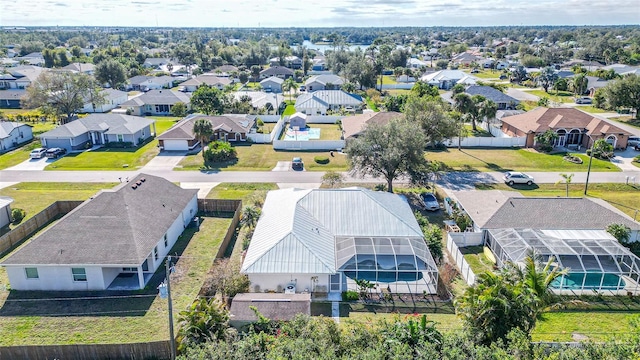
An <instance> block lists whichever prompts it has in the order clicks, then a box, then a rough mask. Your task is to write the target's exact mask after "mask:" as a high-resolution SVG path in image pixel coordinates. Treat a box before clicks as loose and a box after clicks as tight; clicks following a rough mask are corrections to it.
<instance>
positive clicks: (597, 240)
mask: <svg viewBox="0 0 640 360" xmlns="http://www.w3.org/2000/svg"><path fill="white" fill-rule="evenodd" d="M486 244H487V246H488V247H489V248H490V249H491V251H493V253H494V254H495V257H496V261H497V263H498V266H502V265H504V263H505V262H507V261H510V262H513V263H522V261H523V260H524V258H525V257H526V256H528V254H529V253H531V252H532V251H533V252H534V253H535V254H538V255H539V256H540V257H541V260H542V261H544V262H546V261H548V259H549V258H551V257H553V258H554V261H555V263H556V264H557V266H558V267H559V268H561V269H569V270H568V273H567V274H566V275H563V276H562V277H559V278H558V279H556V280H554V282H553V283H552V284H551V286H552V288H554V289H555V290H556V291H557V292H573V293H581V292H583V291H586V292H593V291H594V290H596V291H610V292H612V293H626V292H633V293H640V287H639V286H638V282H639V280H640V258H638V257H637V256H636V255H634V254H633V253H631V252H630V251H629V250H628V249H627V248H625V247H624V246H622V245H621V244H620V243H618V241H617V240H616V239H614V238H613V237H611V235H609V234H608V233H607V232H606V231H602V230H532V229H524V230H515V229H493V230H489V232H488V235H487V239H486Z"/></svg>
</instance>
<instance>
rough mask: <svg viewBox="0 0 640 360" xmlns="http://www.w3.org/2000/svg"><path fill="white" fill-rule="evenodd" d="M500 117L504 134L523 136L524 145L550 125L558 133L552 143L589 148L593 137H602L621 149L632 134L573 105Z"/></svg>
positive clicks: (532, 142)
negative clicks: (571, 106)
mask: <svg viewBox="0 0 640 360" xmlns="http://www.w3.org/2000/svg"><path fill="white" fill-rule="evenodd" d="M501 121H502V131H503V132H504V133H505V134H507V135H509V136H526V138H527V140H526V144H525V146H526V147H532V146H534V145H535V136H536V135H537V134H542V133H544V132H545V131H547V130H549V129H551V130H553V131H555V132H556V133H557V134H558V135H559V137H558V140H557V141H556V144H555V146H564V147H578V148H589V147H590V146H591V145H593V141H596V140H598V139H605V140H606V141H607V142H608V143H610V144H611V145H613V147H614V148H615V149H624V148H626V147H627V140H628V138H629V136H630V135H631V134H630V133H629V132H627V131H625V130H623V129H621V128H619V127H617V126H615V125H613V124H611V123H609V122H607V121H606V120H603V119H599V118H596V117H594V116H593V115H590V114H587V113H585V112H582V111H580V110H578V109H574V108H549V109H547V108H544V107H539V108H536V109H533V110H531V111H528V112H526V113H524V114H520V115H514V116H507V117H503V118H502V119H501ZM589 137H591V138H592V139H593V141H592V140H591V139H590V138H589Z"/></svg>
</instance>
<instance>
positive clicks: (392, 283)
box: [336, 237, 438, 294]
mask: <svg viewBox="0 0 640 360" xmlns="http://www.w3.org/2000/svg"><path fill="white" fill-rule="evenodd" d="M336 267H337V268H338V271H340V272H341V273H342V274H343V275H344V276H343V278H344V281H345V282H346V287H347V288H348V289H351V290H355V281H354V280H356V279H362V280H368V281H370V282H372V283H374V284H377V285H378V289H388V290H390V291H391V292H394V293H422V292H423V291H426V292H427V293H429V294H433V293H435V292H436V288H437V283H438V270H437V266H436V264H435V262H434V261H433V257H432V256H431V253H430V252H429V249H428V248H427V245H426V244H425V242H424V239H422V238H409V237H393V238H389V237H338V238H336Z"/></svg>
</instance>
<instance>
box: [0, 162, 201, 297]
mask: <svg viewBox="0 0 640 360" xmlns="http://www.w3.org/2000/svg"><path fill="white" fill-rule="evenodd" d="M197 212H198V203H197V190H193V189H182V188H180V187H179V186H177V185H175V184H173V183H172V182H170V181H168V180H165V179H163V178H160V177H155V176H151V175H146V174H139V175H138V176H136V177H134V178H133V179H132V180H131V181H128V182H124V183H122V184H120V185H119V186H118V187H116V188H114V189H113V190H103V191H101V192H99V193H98V194H97V195H96V196H94V197H92V198H90V199H89V200H87V201H85V202H84V203H82V204H81V205H80V206H78V207H77V208H75V209H74V210H73V211H71V212H70V213H68V214H67V215H65V216H64V217H63V218H62V219H60V221H58V222H57V223H55V224H53V225H52V226H50V227H49V228H47V229H46V230H44V231H43V232H42V233H40V234H39V235H37V236H36V237H35V238H34V239H33V240H31V241H30V242H29V243H27V244H26V245H25V246H24V247H22V248H21V249H19V250H18V251H16V252H15V253H13V254H12V255H11V256H9V257H8V258H6V259H5V260H4V261H3V262H2V263H0V265H2V266H4V267H5V268H6V271H7V275H8V276H9V282H10V284H11V288H12V289H15V290H48V291H82V290H138V289H143V288H144V287H145V285H146V284H147V282H148V281H149V279H151V277H152V276H153V274H154V273H155V271H156V270H157V269H158V268H159V267H160V265H162V263H163V261H164V258H165V256H166V255H167V254H169V251H170V250H171V248H172V247H173V245H174V244H175V243H176V241H177V240H178V236H180V235H181V234H182V232H183V231H184V229H185V228H186V227H187V226H188V225H189V224H190V223H192V219H193V217H194V216H195V215H196V213H197Z"/></svg>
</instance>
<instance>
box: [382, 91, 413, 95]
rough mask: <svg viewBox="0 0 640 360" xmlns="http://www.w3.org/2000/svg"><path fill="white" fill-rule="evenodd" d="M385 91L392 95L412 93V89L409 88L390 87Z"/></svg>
mask: <svg viewBox="0 0 640 360" xmlns="http://www.w3.org/2000/svg"><path fill="white" fill-rule="evenodd" d="M384 91H385V92H386V93H388V94H389V95H392V96H398V95H409V94H410V93H411V90H408V89H388V90H384Z"/></svg>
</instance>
